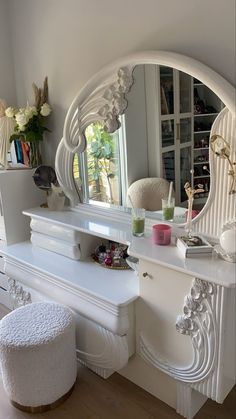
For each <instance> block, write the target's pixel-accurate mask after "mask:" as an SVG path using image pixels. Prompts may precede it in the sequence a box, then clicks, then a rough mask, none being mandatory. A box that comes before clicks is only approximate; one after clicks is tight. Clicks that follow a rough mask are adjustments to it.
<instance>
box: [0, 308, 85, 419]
mask: <svg viewBox="0 0 236 419" xmlns="http://www.w3.org/2000/svg"><path fill="white" fill-rule="evenodd" d="M0 363H1V369H2V378H3V385H4V388H5V391H6V393H7V395H8V397H9V398H10V400H11V402H12V404H13V405H14V406H16V407H18V408H19V409H21V410H24V411H28V412H42V411H45V410H49V409H52V408H54V407H56V406H57V405H58V404H60V403H61V402H62V401H64V400H65V399H66V398H67V397H68V396H69V395H70V394H71V392H72V389H73V386H74V383H75V380H76V375H77V362H76V346H75V321H74V317H73V314H72V312H71V310H70V309H69V308H67V307H65V306H62V305H60V304H56V303H51V302H40V303H33V304H29V305H26V306H24V307H20V308H18V309H16V310H14V311H12V312H11V313H9V314H8V315H6V316H5V317H4V318H3V319H2V320H1V321H0Z"/></svg>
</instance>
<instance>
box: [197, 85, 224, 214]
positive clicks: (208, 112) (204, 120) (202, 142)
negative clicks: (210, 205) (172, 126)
mask: <svg viewBox="0 0 236 419" xmlns="http://www.w3.org/2000/svg"><path fill="white" fill-rule="evenodd" d="M192 86H193V117H194V123H193V129H194V131H193V170H194V185H195V186H197V185H198V184H201V185H203V189H204V192H202V193H201V194H199V195H196V196H195V202H194V204H195V209H201V208H202V206H203V205H204V204H205V202H206V199H207V197H208V193H209V190H210V168H209V137H210V131H211V126H212V124H213V122H214V120H215V118H216V117H217V115H218V114H219V112H220V111H221V110H222V108H223V103H222V101H221V100H220V99H219V98H218V96H216V94H215V93H213V92H212V91H211V90H210V89H209V88H208V87H207V86H205V85H204V84H203V83H201V82H200V81H199V80H197V79H193V80H192Z"/></svg>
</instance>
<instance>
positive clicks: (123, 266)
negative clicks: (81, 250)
mask: <svg viewBox="0 0 236 419" xmlns="http://www.w3.org/2000/svg"><path fill="white" fill-rule="evenodd" d="M91 257H92V259H93V261H94V262H95V263H97V264H98V265H100V266H102V267H103V268H106V269H115V270H126V269H131V268H130V266H129V265H128V264H127V263H126V261H125V259H121V261H120V264H119V265H114V264H111V265H106V264H105V262H100V261H99V259H98V257H97V256H96V255H95V254H92V255H91Z"/></svg>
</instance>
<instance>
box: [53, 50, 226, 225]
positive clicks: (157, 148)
mask: <svg viewBox="0 0 236 419" xmlns="http://www.w3.org/2000/svg"><path fill="white" fill-rule="evenodd" d="M227 112H229V114H230V115H231V117H233V116H234V90H233V88H232V86H231V85H230V84H229V83H228V82H227V81H226V80H224V79H223V78H222V77H221V76H220V75H218V74H217V73H215V72H214V71H213V70H211V69H209V68H208V67H206V66H204V65H203V64H201V63H199V62H197V61H195V60H193V59H191V58H188V57H185V56H181V55H179V54H174V53H168V52H144V53H138V54H134V55H132V56H129V57H125V58H123V59H120V60H119V61H117V62H115V63H112V64H111V65H110V66H107V67H106V68H105V69H103V70H102V71H101V72H99V73H98V74H96V75H95V76H94V77H93V78H92V79H91V80H90V81H89V82H88V83H87V84H86V85H85V87H84V88H83V89H82V90H81V92H80V93H79V94H78V95H77V96H76V98H75V100H74V101H73V103H72V105H71V107H70V109H69V111H68V114H67V117H66V121H65V126H64V133H63V139H62V141H61V143H60V145H59V147H58V151H57V156H56V169H57V174H58V178H59V182H60V183H61V185H62V187H63V189H64V191H65V193H66V194H67V196H68V197H69V198H70V201H71V204H72V206H74V205H76V204H80V203H82V204H84V205H86V208H87V210H90V209H91V207H93V208H94V207H95V206H96V207H97V211H101V209H107V210H109V211H110V213H109V214H111V213H113V214H114V211H115V210H119V211H121V212H123V213H126V212H127V209H126V208H127V204H128V205H129V203H128V202H127V191H128V190H129V188H130V186H131V185H133V184H134V183H135V182H136V181H138V180H140V179H149V178H150V179H154V178H155V179H156V178H158V179H165V180H166V181H168V182H169V183H170V182H171V181H172V182H173V184H174V193H175V200H176V206H177V207H178V209H179V212H178V211H177V218H176V220H175V221H176V222H177V223H184V222H185V213H186V208H187V197H186V194H185V190H184V184H185V183H186V182H187V181H189V182H191V184H192V185H193V186H194V185H198V184H201V185H202V189H203V191H202V192H201V193H199V194H198V195H196V196H195V199H194V206H195V210H196V213H199V215H198V216H197V217H196V219H199V220H200V218H201V216H202V214H204V213H205V212H206V209H207V208H209V207H210V206H211V201H212V199H213V198H214V196H215V195H214V194H215V188H216V182H217V180H216V171H215V169H214V161H213V160H214V159H212V156H211V155H210V149H209V138H210V135H211V133H212V129H213V131H214V127H218V125H219V124H218V121H220V120H222V117H223V116H224V115H226V113H227ZM224 126H225V127H226V130H227V129H228V126H229V124H228V125H227V126H226V125H224ZM216 129H218V128H216ZM227 132H228V131H227ZM230 135H231V136H232V135H233V131H232V129H231V131H230ZM230 140H232V138H231V139H230ZM231 142H232V141H231ZM152 196H154V194H153V195H152ZM90 204H93V205H90ZM89 207H90V209H89ZM147 209H148V211H150V208H149V206H148V207H147ZM95 211H96V210H95ZM151 211H152V212H151ZM151 211H150V214H149V216H150V217H151V218H161V214H160V211H159V209H158V208H152V209H151Z"/></svg>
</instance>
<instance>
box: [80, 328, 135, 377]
mask: <svg viewBox="0 0 236 419" xmlns="http://www.w3.org/2000/svg"><path fill="white" fill-rule="evenodd" d="M96 328H97V331H98V332H99V334H100V335H101V336H102V340H103V342H104V350H103V352H101V353H99V354H90V353H87V352H83V351H81V350H79V349H77V351H76V352H77V354H78V358H79V360H80V361H82V362H83V363H84V364H85V365H86V366H87V367H88V368H90V369H93V370H94V368H96V370H98V369H101V370H103V369H106V370H113V371H118V370H119V369H121V368H123V367H124V366H125V365H126V364H127V362H128V359H129V350H128V343H127V337H126V336H118V335H114V334H113V333H111V332H110V331H109V330H107V329H104V328H103V327H101V326H99V325H97V327H96Z"/></svg>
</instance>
